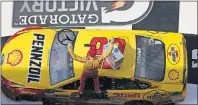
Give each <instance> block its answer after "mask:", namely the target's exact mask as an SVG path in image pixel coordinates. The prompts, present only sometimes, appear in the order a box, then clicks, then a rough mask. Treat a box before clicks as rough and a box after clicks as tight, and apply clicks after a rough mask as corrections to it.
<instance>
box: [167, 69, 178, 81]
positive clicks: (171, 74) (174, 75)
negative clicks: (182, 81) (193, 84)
mask: <svg viewBox="0 0 198 105" xmlns="http://www.w3.org/2000/svg"><path fill="white" fill-rule="evenodd" d="M168 76H169V78H170V79H171V80H177V79H179V73H178V72H177V71H176V70H171V71H170V72H169V74H168Z"/></svg>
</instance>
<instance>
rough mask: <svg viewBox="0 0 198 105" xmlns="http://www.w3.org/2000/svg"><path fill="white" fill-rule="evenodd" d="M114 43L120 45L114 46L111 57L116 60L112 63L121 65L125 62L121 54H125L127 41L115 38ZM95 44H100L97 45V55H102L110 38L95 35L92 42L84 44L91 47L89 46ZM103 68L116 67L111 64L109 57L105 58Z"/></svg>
mask: <svg viewBox="0 0 198 105" xmlns="http://www.w3.org/2000/svg"><path fill="white" fill-rule="evenodd" d="M98 43H100V44H98ZM114 43H115V45H118V46H114V49H113V51H112V53H111V55H110V57H111V58H115V59H114V62H113V63H114V64H112V65H118V66H119V67H120V66H121V64H122V62H123V59H122V57H121V56H120V55H122V54H124V50H125V46H126V41H125V40H124V39H122V38H114ZM94 45H99V46H97V55H102V53H103V51H104V49H106V48H105V47H108V46H107V45H108V39H107V38H106V37H94V38H93V39H92V40H91V42H90V44H85V45H84V46H85V47H89V46H94ZM117 51H118V52H119V53H118V52H117ZM119 67H116V69H120V68H119ZM102 69H114V66H111V64H110V63H109V61H108V60H107V59H105V60H104V62H103V64H102Z"/></svg>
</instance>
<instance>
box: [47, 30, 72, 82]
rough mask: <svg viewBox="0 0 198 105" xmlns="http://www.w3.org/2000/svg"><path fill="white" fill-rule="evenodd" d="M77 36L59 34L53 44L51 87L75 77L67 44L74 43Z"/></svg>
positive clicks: (50, 60)
mask: <svg viewBox="0 0 198 105" xmlns="http://www.w3.org/2000/svg"><path fill="white" fill-rule="evenodd" d="M74 39H75V34H74V35H73V34H70V32H61V33H60V32H57V34H56V36H55V38H54V41H53V43H52V48H51V51H50V52H51V53H50V59H49V63H50V64H49V67H50V80H51V85H54V84H57V83H60V82H62V81H64V80H67V79H70V78H72V77H74V71H73V60H72V59H71V57H70V56H69V55H68V50H67V44H68V43H70V42H72V41H74Z"/></svg>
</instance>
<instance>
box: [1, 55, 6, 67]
mask: <svg viewBox="0 0 198 105" xmlns="http://www.w3.org/2000/svg"><path fill="white" fill-rule="evenodd" d="M4 59H5V56H4V54H2V55H1V65H2V64H3V63H4Z"/></svg>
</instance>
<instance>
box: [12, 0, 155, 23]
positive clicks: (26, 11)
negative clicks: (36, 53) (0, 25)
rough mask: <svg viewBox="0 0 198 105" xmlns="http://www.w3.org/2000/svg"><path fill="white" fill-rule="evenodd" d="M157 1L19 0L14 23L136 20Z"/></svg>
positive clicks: (16, 4) (14, 13)
mask: <svg viewBox="0 0 198 105" xmlns="http://www.w3.org/2000/svg"><path fill="white" fill-rule="evenodd" d="M153 4H154V1H145V2H137V1H127V0H115V1H97V0H88V1H86V0H85V1H82V0H75V1H49V0H47V1H37V0H35V1H17V2H14V8H13V27H24V26H30V25H31V26H33V25H39V26H54V27H70V26H95V25H124V24H135V23H138V22H140V21H141V20H143V19H144V18H145V17H147V15H148V14H149V13H150V11H151V10H152V7H153Z"/></svg>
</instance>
